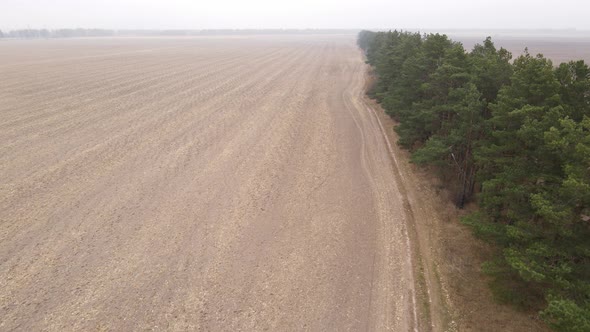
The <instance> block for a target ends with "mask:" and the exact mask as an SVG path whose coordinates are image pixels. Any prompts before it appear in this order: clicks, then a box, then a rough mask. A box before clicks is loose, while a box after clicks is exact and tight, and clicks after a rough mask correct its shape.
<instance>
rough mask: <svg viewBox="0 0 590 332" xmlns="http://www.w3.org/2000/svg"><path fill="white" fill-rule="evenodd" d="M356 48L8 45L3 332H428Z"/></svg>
mask: <svg viewBox="0 0 590 332" xmlns="http://www.w3.org/2000/svg"><path fill="white" fill-rule="evenodd" d="M354 38H355V37H354V36H352V35H349V36H336V35H335V36H326V35H324V36H274V37H228V38H221V37H208V38H176V39H172V38H160V39H158V38H145V39H141V38H139V39H132V38H127V39H124V38H121V39H92V40H90V39H88V40H86V39H78V40H47V41H44V40H39V41H6V42H3V43H2V45H1V47H0V77H1V80H2V81H1V83H0V100H1V101H2V102H1V103H0V330H2V331H11V330H22V331H33V330H46V331H64V330H119V331H130V330H216V331H217V330H228V331H235V330H275V331H276V330H314V331H322V330H324V331H325V330H333V331H336V330H338V331H341V330H353V331H362V330H375V331H385V330H392V331H407V330H421V331H427V330H429V329H430V327H429V326H430V324H429V323H428V320H429V319H428V317H432V314H430V315H429V314H428V312H429V309H428V306H423V305H422V304H424V303H426V302H428V297H426V298H425V297H424V294H428V292H427V290H426V289H418V291H415V289H416V287H415V283H414V277H413V275H414V269H413V268H412V265H413V263H412V260H411V252H412V250H411V245H410V241H409V237H414V235H412V232H414V230H413V227H412V226H411V222H412V220H415V219H416V218H417V217H421V215H416V214H415V213H416V211H417V207H421V206H423V205H425V204H424V203H423V202H414V201H412V199H410V200H409V203H410V204H412V206H413V207H409V206H408V205H407V203H408V199H407V197H405V192H404V190H405V189H404V188H405V187H407V186H408V184H404V183H403V181H405V177H404V176H401V177H400V173H399V171H396V168H394V167H392V165H393V164H392V161H391V157H390V155H389V151H388V146H387V143H386V141H385V140H384V139H383V136H382V133H381V129H380V125H379V122H378V121H377V117H376V116H375V114H374V113H373V112H372V111H371V110H370V109H369V108H367V107H366V104H365V101H364V98H363V94H364V92H363V87H364V81H365V70H366V67H365V65H364V64H363V61H362V57H361V54H360V52H359V51H358V49H357V48H356V47H355V40H354ZM402 175H403V173H402ZM410 184H411V183H410ZM412 209H413V213H414V215H413V216H412V214H411V213H410V212H412ZM408 225H410V226H408ZM414 267H416V271H420V270H421V269H420V268H419V266H416V265H415V266H414ZM423 284H425V283H423ZM415 294H418V295H415ZM426 296H427V295H426ZM418 302H420V303H418ZM422 302H424V303H422ZM434 302H436V301H434ZM437 310H438V309H436V308H435V310H434V311H432V310H430V311H431V312H433V313H434V316H435V317H433V319H432V321H433V324H434V325H435V329H440V327H441V326H442V325H437V324H439V323H438V322H443V321H444V319H443V318H439V317H438V316H437V315H438V311H437ZM437 326H438V327H437Z"/></svg>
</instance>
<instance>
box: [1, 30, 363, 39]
mask: <svg viewBox="0 0 590 332" xmlns="http://www.w3.org/2000/svg"><path fill="white" fill-rule="evenodd" d="M356 32H358V30H340V29H204V30H183V29H173V30H141V29H139V30H131V29H125V30H109V29H81V28H78V29H54V30H49V29H19V30H11V31H6V32H3V31H2V30H0V38H18V39H46V38H73V37H111V36H202V35H206V36H210V35H258V34H263V35H267V34H273V35H283V34H332V33H356Z"/></svg>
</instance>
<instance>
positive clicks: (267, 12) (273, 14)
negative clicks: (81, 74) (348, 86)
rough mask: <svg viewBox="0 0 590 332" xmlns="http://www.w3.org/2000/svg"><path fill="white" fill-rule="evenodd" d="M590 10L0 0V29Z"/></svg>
mask: <svg viewBox="0 0 590 332" xmlns="http://www.w3.org/2000/svg"><path fill="white" fill-rule="evenodd" d="M589 16H590V1H588V0H489V1H488V0H406V1H399V0H316V1H313V0H288V1H280V0H274V1H273V0H250V1H247V0H243V1H240V0H210V1H201V0H192V1H191V0H0V29H14V28H26V27H31V28H49V29H51V28H64V27H68V28H70V27H82V28H113V29H203V28H209V29H213V28H420V29H437V28H439V29H446V28H482V29H538V28H543V29H563V28H575V29H590V19H589V18H588V17H589Z"/></svg>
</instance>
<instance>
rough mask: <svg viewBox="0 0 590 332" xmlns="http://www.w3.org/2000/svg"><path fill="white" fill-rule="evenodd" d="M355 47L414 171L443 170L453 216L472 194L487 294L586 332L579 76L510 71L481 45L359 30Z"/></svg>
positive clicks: (542, 62) (584, 92)
mask: <svg viewBox="0 0 590 332" xmlns="http://www.w3.org/2000/svg"><path fill="white" fill-rule="evenodd" d="M359 46H361V48H363V49H364V50H365V52H366V54H367V59H368V62H369V63H370V64H371V65H372V66H373V67H374V69H375V72H376V74H377V76H378V82H377V85H376V97H377V99H378V101H380V102H381V104H382V106H383V108H384V109H385V110H386V111H387V112H388V113H389V114H390V115H392V116H393V117H394V118H395V119H396V120H398V121H399V126H398V127H397V128H396V130H397V132H398V133H399V136H400V140H399V144H401V145H402V146H404V147H406V148H408V149H410V150H411V151H412V161H413V162H414V163H416V164H419V165H428V166H431V167H435V168H438V169H439V170H441V174H445V180H446V181H447V182H448V184H449V188H450V189H451V190H453V191H454V192H455V193H456V196H455V197H456V203H457V204H458V205H459V206H462V205H463V204H464V203H465V202H466V201H468V200H470V199H471V198H472V197H473V196H474V195H475V193H476V192H477V190H476V189H479V192H478V193H477V198H478V202H479V207H480V210H479V211H477V212H476V213H473V214H471V215H470V216H467V217H466V218H464V220H463V222H464V223H465V224H467V225H469V226H471V227H472V229H473V230H474V232H475V234H476V235H477V236H478V237H480V238H482V239H484V240H486V241H489V242H491V243H494V244H495V245H496V247H497V255H496V257H495V259H494V260H492V261H490V262H488V263H486V265H485V267H484V270H485V271H486V273H488V274H489V275H490V276H492V280H493V281H492V283H491V285H490V286H491V287H492V290H493V291H494V294H496V296H497V297H498V298H499V299H501V300H503V301H505V302H510V303H513V304H516V305H518V306H521V307H528V308H540V307H544V309H543V310H542V317H543V318H544V319H545V320H546V321H547V322H548V323H549V324H550V325H551V326H552V327H554V328H555V329H556V330H559V331H589V330H590V328H589V324H590V69H589V67H588V66H587V65H586V64H585V63H584V62H583V61H572V62H569V63H563V64H560V65H559V66H558V67H557V68H555V67H554V66H553V64H552V62H551V61H549V60H548V59H546V58H544V57H543V56H542V55H537V56H531V55H530V54H528V52H525V54H524V55H522V56H520V57H518V58H517V59H515V60H514V63H510V61H511V59H512V56H511V54H510V53H509V52H507V51H506V50H505V49H502V48H501V49H499V50H498V49H496V47H495V46H494V44H493V43H492V41H491V39H490V38H487V39H486V40H485V41H484V42H483V44H482V45H476V46H475V47H474V48H473V50H472V51H471V52H469V53H467V52H465V50H464V49H463V47H462V46H461V44H458V43H456V42H453V41H452V40H450V39H449V38H448V37H447V36H445V35H439V34H430V35H424V36H421V35H419V34H415V33H408V32H398V31H393V32H391V31H390V32H378V33H374V32H363V33H361V35H359ZM449 174H451V176H449Z"/></svg>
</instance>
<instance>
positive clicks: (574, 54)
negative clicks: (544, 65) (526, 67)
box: [448, 32, 590, 64]
mask: <svg viewBox="0 0 590 332" xmlns="http://www.w3.org/2000/svg"><path fill="white" fill-rule="evenodd" d="M448 35H449V36H450V37H451V38H452V39H453V40H456V41H460V42H462V43H463V46H465V49H467V50H471V49H472V48H473V46H474V45H475V44H477V43H481V42H482V41H483V40H484V39H485V38H486V36H488V35H489V36H491V37H492V40H493V41H494V44H496V47H498V48H499V47H504V48H505V49H507V50H508V51H510V52H512V54H513V56H514V57H517V56H519V55H521V54H522V53H523V52H524V49H525V48H526V47H528V49H529V53H530V54H534V55H535V54H538V53H541V54H543V55H544V56H545V57H547V58H549V59H551V60H552V61H553V62H554V64H559V63H561V62H568V61H570V60H584V61H586V63H590V35H589V36H586V35H583V34H581V33H578V34H574V33H572V34H571V35H566V34H561V35H546V36H543V35H539V34H534V35H526V34H522V33H520V34H517V33H502V34H495V33H494V32H491V33H488V34H485V33H453V32H449V33H448Z"/></svg>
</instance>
